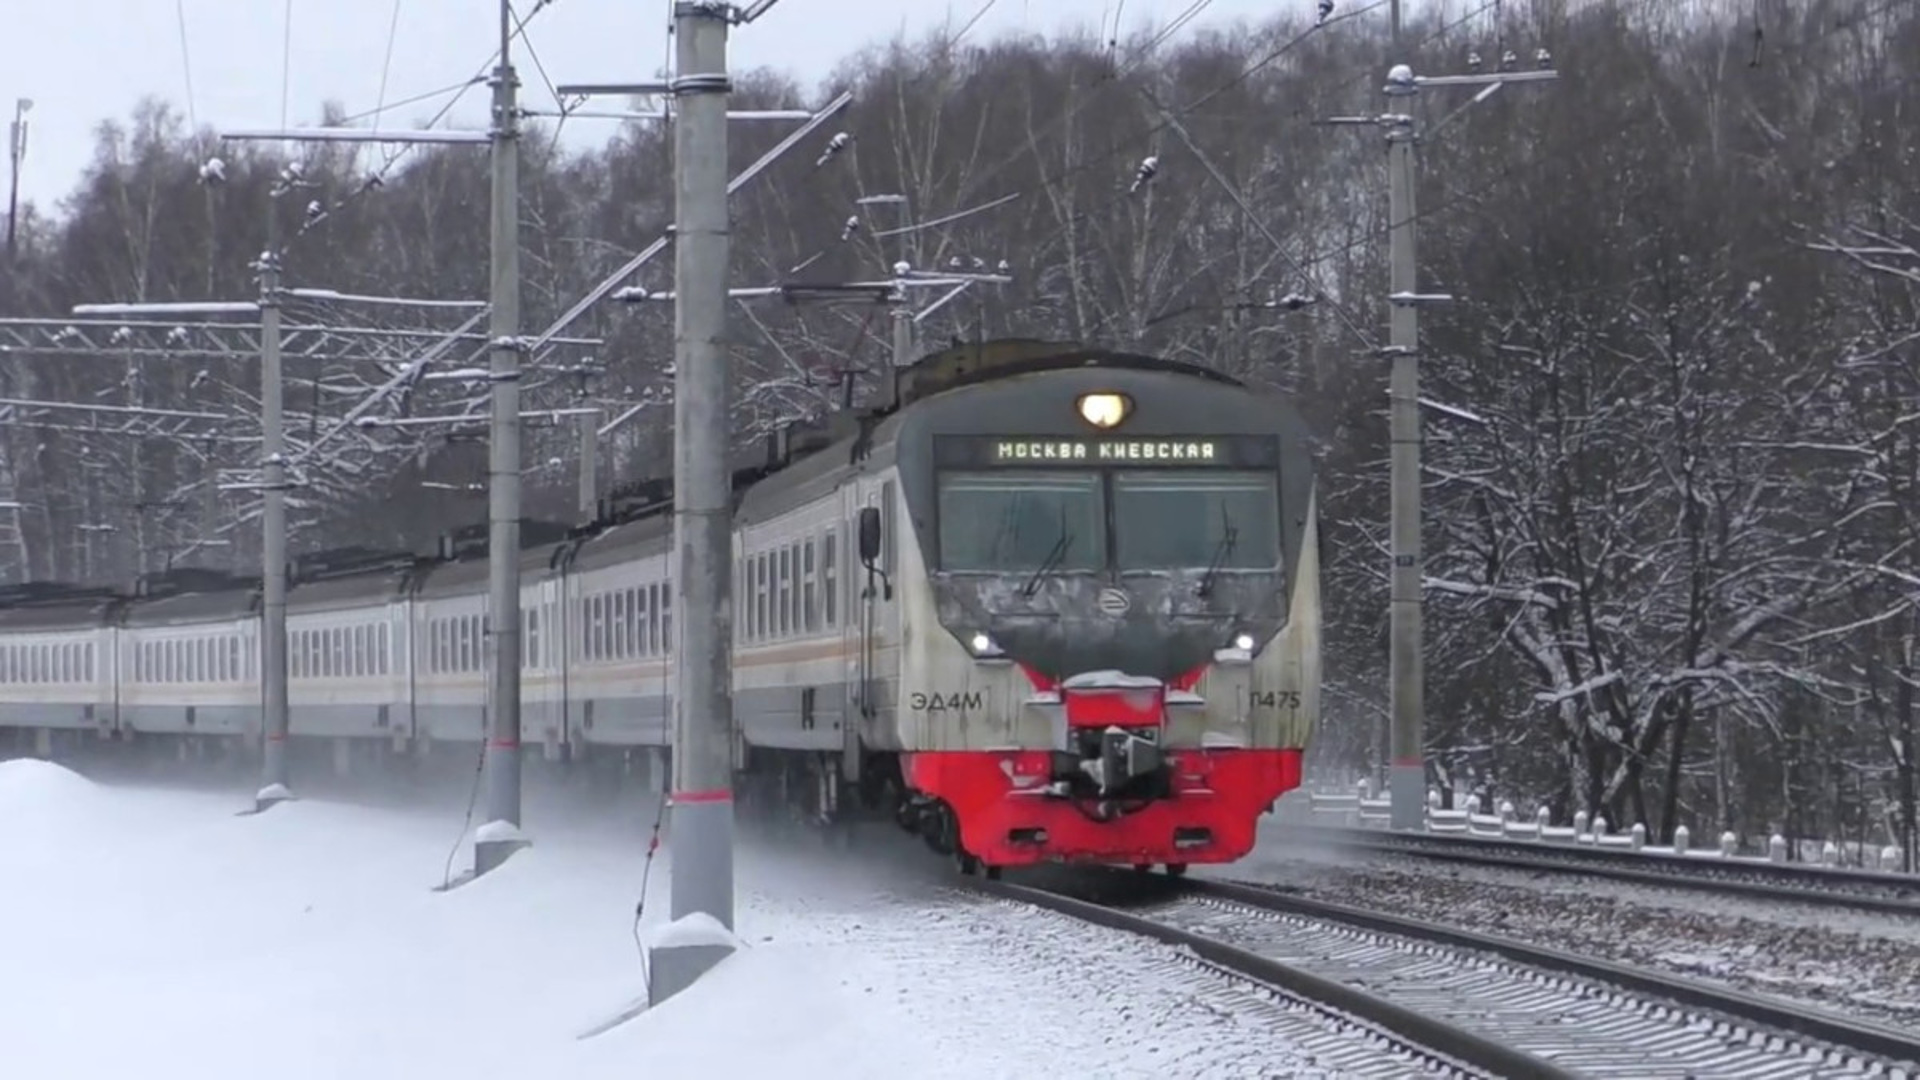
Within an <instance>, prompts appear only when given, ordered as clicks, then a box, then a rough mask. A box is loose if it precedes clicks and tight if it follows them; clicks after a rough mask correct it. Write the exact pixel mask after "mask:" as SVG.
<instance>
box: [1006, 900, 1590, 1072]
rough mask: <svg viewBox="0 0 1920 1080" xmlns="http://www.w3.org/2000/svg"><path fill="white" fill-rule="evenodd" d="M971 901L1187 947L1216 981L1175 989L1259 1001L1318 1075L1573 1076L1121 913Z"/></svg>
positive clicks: (1275, 1032)
mask: <svg viewBox="0 0 1920 1080" xmlns="http://www.w3.org/2000/svg"><path fill="white" fill-rule="evenodd" d="M968 891H975V892H980V893H984V894H986V895H988V896H991V897H994V898H996V899H999V900H1003V901H1007V902H1010V903H1016V904H1021V905H1026V906H1032V907H1040V908H1045V909H1047V910H1050V911H1055V912H1059V913H1061V914H1063V915H1068V916H1071V917H1073V918H1076V919H1080V920H1082V921H1084V922H1089V923H1093V924H1095V925H1098V926H1104V927H1107V928H1109V929H1113V930H1120V931H1125V932H1128V933H1134V934H1139V935H1142V936H1144V937H1149V938H1154V939H1156V940H1159V941H1161V942H1164V943H1166V944H1168V945H1174V946H1179V947H1184V948H1185V949H1187V950H1188V951H1189V952H1190V953H1191V957H1190V961H1191V964H1192V965H1193V966H1194V967H1197V968H1202V969H1205V971H1206V973H1207V974H1209V975H1211V976H1213V977H1212V978H1209V979H1208V980H1207V981H1206V982H1205V983H1190V981H1189V980H1186V979H1177V980H1176V981H1177V982H1178V983H1179V984H1180V985H1179V986H1178V989H1180V990H1181V991H1183V992H1185V993H1189V994H1193V995H1195V996H1196V997H1201V998H1203V999H1206V1000H1209V1001H1210V1002H1211V1003H1212V1004H1214V1006H1215V1007H1217V1008H1220V1009H1222V1010H1223V1011H1233V1012H1235V1013H1240V1012H1242V1011H1244V1010H1246V1009H1247V1008H1248V1006H1249V1004H1250V1003H1249V1000H1248V998H1247V996H1246V994H1245V993H1243V992H1238V991H1241V990H1252V991H1254V992H1255V993H1256V994H1258V995H1260V997H1259V998H1257V999H1256V1000H1255V1001H1253V1002H1252V1003H1251V1004H1252V1005H1253V1006H1254V1007H1255V1008H1258V1009H1259V1011H1260V1012H1262V1013H1264V1014H1265V1015H1264V1016H1259V1017H1252V1018H1250V1019H1252V1020H1254V1021H1255V1022H1263V1023H1264V1026H1265V1029H1266V1030H1267V1031H1269V1032H1270V1033H1271V1035H1272V1037H1273V1038H1274V1040H1275V1045H1276V1046H1279V1047H1281V1048H1282V1049H1281V1050H1280V1051H1279V1055H1280V1056H1301V1057H1306V1058H1310V1059H1311V1060H1312V1062H1313V1063H1314V1065H1316V1066H1318V1067H1320V1068H1323V1069H1328V1070H1330V1071H1333V1072H1334V1073H1335V1074H1336V1075H1339V1076H1343V1077H1345V1076H1353V1077H1382V1078H1386V1077H1407V1076H1440V1077H1476V1078H1477V1077H1489V1078H1492V1077H1541V1078H1543V1080H1544V1078H1548V1077H1553V1078H1558V1077H1563V1076H1570V1075H1572V1074H1570V1073H1565V1072H1561V1071H1557V1070H1554V1069H1552V1068H1551V1067H1550V1066H1546V1065H1544V1063H1541V1062H1538V1061H1535V1060H1534V1059H1532V1058H1530V1057H1528V1056H1526V1055H1524V1054H1518V1053H1515V1052H1514V1051H1512V1050H1510V1049H1508V1048H1506V1047H1504V1046H1501V1045H1500V1044H1498V1043H1496V1042H1493V1041H1491V1040H1488V1039H1485V1038H1483V1037H1481V1036H1479V1035H1476V1034H1475V1033H1473V1032H1470V1031H1466V1030H1463V1029H1460V1028H1456V1027H1452V1026H1450V1025H1448V1024H1446V1023H1444V1022H1441V1021H1438V1020H1435V1019H1433V1018H1432V1017H1429V1016H1425V1015H1422V1014H1420V1013H1417V1012H1414V1011H1412V1010H1409V1009H1405V1008H1402V1007H1400V1006H1398V1005H1395V1004H1393V1003H1391V1002H1388V1001H1386V1000H1384V999H1382V998H1379V997H1378V996H1376V995H1373V994H1370V993H1368V992H1367V991H1365V990H1363V989H1357V988H1354V987H1350V986H1346V985H1344V984H1342V983H1339V982H1334V981H1331V980H1327V979H1323V978H1321V977H1319V976H1317V975H1314V974H1313V973H1311V972H1308V971H1305V970H1303V969H1300V968H1297V967H1292V966H1289V965H1286V964H1281V963H1279V962H1277V961H1274V960H1272V959H1270V958H1267V957H1263V956H1260V955H1258V954H1255V953H1251V952H1248V951H1246V950H1244V949H1240V948H1237V947H1235V946H1233V945H1231V944H1228V943H1224V942H1221V941H1216V940H1213V939H1211V938H1208V937H1205V936H1202V935H1197V934H1193V933H1190V932H1188V931H1186V930H1183V929H1180V928H1178V927H1175V926H1173V925H1171V924H1168V923H1165V922H1160V921H1157V920H1155V919H1152V918H1149V917H1144V916H1140V915H1135V914H1133V913H1130V912H1128V911H1126V910H1124V909H1122V908H1119V907H1114V906H1110V905H1107V904H1102V903H1096V902H1091V901H1087V900H1083V899H1079V898H1076V897H1072V896H1068V895H1065V894H1063V893H1060V892H1056V891H1053V890H1049V889H1036V888H1031V887H1028V886H1024V885H1015V884H1011V883H1008V882H1004V881H978V882H973V883H971V884H970V886H969V889H968ZM1223 975H1224V976H1225V977H1226V979H1227V980H1231V981H1234V982H1239V983H1241V984H1243V985H1242V987H1239V988H1235V987H1231V986H1223V985H1222V980H1221V978H1219V977H1220V976H1223ZM1247 984H1251V985H1247ZM1223 990H1226V991H1228V992H1231V993H1233V998H1232V999H1228V998H1225V997H1223V996H1222V993H1221V992H1222V991H1223Z"/></svg>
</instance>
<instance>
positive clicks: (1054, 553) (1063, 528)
mask: <svg viewBox="0 0 1920 1080" xmlns="http://www.w3.org/2000/svg"><path fill="white" fill-rule="evenodd" d="M1072 546H1073V534H1072V533H1070V532H1068V531H1067V512H1066V510H1065V509H1064V508H1063V509H1062V510H1061V511H1060V539H1058V540H1055V541H1054V542H1053V547H1052V548H1050V549H1048V551H1047V557H1046V558H1045V559H1042V560H1040V568H1039V569H1037V570H1035V571H1034V572H1033V576H1032V577H1030V578H1028V579H1027V583H1026V584H1025V585H1023V586H1021V588H1020V592H1021V594H1022V595H1025V596H1032V595H1033V594H1034V593H1036V592H1038V591H1040V581H1041V579H1043V578H1045V577H1046V576H1047V575H1048V574H1051V573H1053V571H1054V568H1055V567H1057V566H1059V565H1060V564H1061V563H1063V562H1065V561H1067V549H1068V548H1070V547H1072Z"/></svg>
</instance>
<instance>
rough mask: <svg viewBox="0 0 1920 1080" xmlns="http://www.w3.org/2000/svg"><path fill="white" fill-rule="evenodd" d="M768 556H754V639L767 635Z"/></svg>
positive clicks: (762, 639)
mask: <svg viewBox="0 0 1920 1080" xmlns="http://www.w3.org/2000/svg"><path fill="white" fill-rule="evenodd" d="M767 625H768V624H767V557H766V555H765V554H760V555H755V556H754V557H753V639H754V640H755V641H764V640H766V637H767Z"/></svg>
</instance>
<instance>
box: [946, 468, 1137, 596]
mask: <svg viewBox="0 0 1920 1080" xmlns="http://www.w3.org/2000/svg"><path fill="white" fill-rule="evenodd" d="M1102 504H1103V500H1102V498H1101V493H1100V475H1099V474H1098V473H1093V472H1085V473H1071V472H1045V473H1041V472H1019V473H1007V472H994V473H983V472H981V473H975V472H956V473H945V474H943V475H942V476H941V477H940V511H939V512H940V565H941V567H942V568H944V569H947V570H989V571H1001V572H1005V571H1018V570H1038V569H1039V568H1040V567H1041V566H1043V565H1046V566H1049V567H1050V568H1051V569H1054V570H1062V571H1073V570H1098V569H1100V568H1102V567H1104V566H1105V565H1106V563H1107V543H1106V531H1107V530H1106V513H1105V508H1104V506H1103V505H1102Z"/></svg>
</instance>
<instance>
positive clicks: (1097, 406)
mask: <svg viewBox="0 0 1920 1080" xmlns="http://www.w3.org/2000/svg"><path fill="white" fill-rule="evenodd" d="M1076 407H1077V408H1078V409H1079V410H1080V419H1082V420H1085V421H1086V422H1087V423H1089V424H1092V425H1093V426H1094V427H1097V428H1099V429H1101V430H1102V431H1105V430H1107V429H1109V428H1115V427H1119V426H1120V421H1122V420H1125V419H1126V418H1127V414H1128V413H1131V412H1132V411H1133V399H1132V398H1130V397H1128V396H1127V395H1125V394H1120V393H1114V392H1111V391H1102V392H1100V393H1095V394H1081V395H1080V400H1079V401H1078V402H1077V403H1076Z"/></svg>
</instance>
